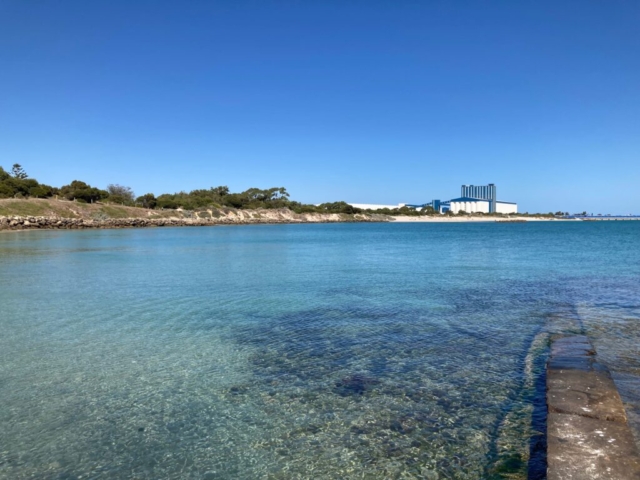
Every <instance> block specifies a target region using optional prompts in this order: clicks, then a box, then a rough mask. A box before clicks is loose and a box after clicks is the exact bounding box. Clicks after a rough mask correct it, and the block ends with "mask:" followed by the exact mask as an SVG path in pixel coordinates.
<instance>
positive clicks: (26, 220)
mask: <svg viewBox="0 0 640 480" xmlns="http://www.w3.org/2000/svg"><path fill="white" fill-rule="evenodd" d="M176 213H177V214H178V215H180V216H171V217H161V216H158V217H156V218H154V217H150V218H142V217H141V218H104V217H102V218H65V217H59V216H0V230H34V229H63V230H78V229H88V228H144V227H201V226H211V225H238V224H275V223H336V222H386V221H389V218H388V217H386V216H384V215H367V214H357V215H346V214H338V213H326V214H325V213H303V214H297V213H294V212H292V211H290V210H286V209H280V210H234V209H220V210H207V211H201V212H176Z"/></svg>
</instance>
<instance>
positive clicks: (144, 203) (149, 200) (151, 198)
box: [136, 193, 158, 208]
mask: <svg viewBox="0 0 640 480" xmlns="http://www.w3.org/2000/svg"><path fill="white" fill-rule="evenodd" d="M136 203H138V204H140V206H141V207H143V208H156V205H157V204H158V200H157V199H156V196H155V195H154V194H153V193H146V194H144V195H142V196H141V197H138V198H136Z"/></svg>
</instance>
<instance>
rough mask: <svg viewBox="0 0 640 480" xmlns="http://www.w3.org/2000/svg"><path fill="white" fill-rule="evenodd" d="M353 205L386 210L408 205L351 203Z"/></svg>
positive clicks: (365, 208)
mask: <svg viewBox="0 0 640 480" xmlns="http://www.w3.org/2000/svg"><path fill="white" fill-rule="evenodd" d="M349 205H351V206H352V207H355V208H361V209H362V210H384V209H385V208H388V209H389V210H394V209H396V208H402V207H404V206H406V205H407V204H406V203H399V204H397V205H379V204H375V203H350V204H349Z"/></svg>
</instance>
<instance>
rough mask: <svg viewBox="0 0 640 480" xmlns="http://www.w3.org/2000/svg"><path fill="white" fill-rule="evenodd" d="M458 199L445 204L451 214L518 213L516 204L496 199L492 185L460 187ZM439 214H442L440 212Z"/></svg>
mask: <svg viewBox="0 0 640 480" xmlns="http://www.w3.org/2000/svg"><path fill="white" fill-rule="evenodd" d="M460 190H461V191H460V197H459V198H454V199H452V200H449V202H446V203H448V204H449V210H450V211H451V212H452V213H458V212H460V211H465V212H467V213H478V212H480V213H505V214H507V213H518V204H517V203H512V202H503V201H500V200H498V198H497V189H496V186H495V185H494V184H493V183H490V184H489V185H481V186H478V185H462V187H461V189H460ZM440 213H444V212H443V211H440Z"/></svg>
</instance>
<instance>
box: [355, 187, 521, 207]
mask: <svg viewBox="0 0 640 480" xmlns="http://www.w3.org/2000/svg"><path fill="white" fill-rule="evenodd" d="M497 190H498V189H497V188H496V185H495V184H493V183H490V184H488V185H462V187H460V196H459V197H457V198H452V199H451V200H431V201H430V202H428V203H423V204H410V203H399V204H398V205H379V204H368V203H351V204H350V205H352V206H354V207H356V208H362V209H364V210H384V209H387V208H388V209H389V210H393V209H396V208H402V207H409V208H415V209H417V210H422V209H423V208H427V207H431V208H433V209H434V210H435V211H436V212H439V213H447V212H451V213H459V212H461V211H464V212H467V213H503V214H509V213H518V204H517V203H514V202H505V201H502V200H498V195H497Z"/></svg>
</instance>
